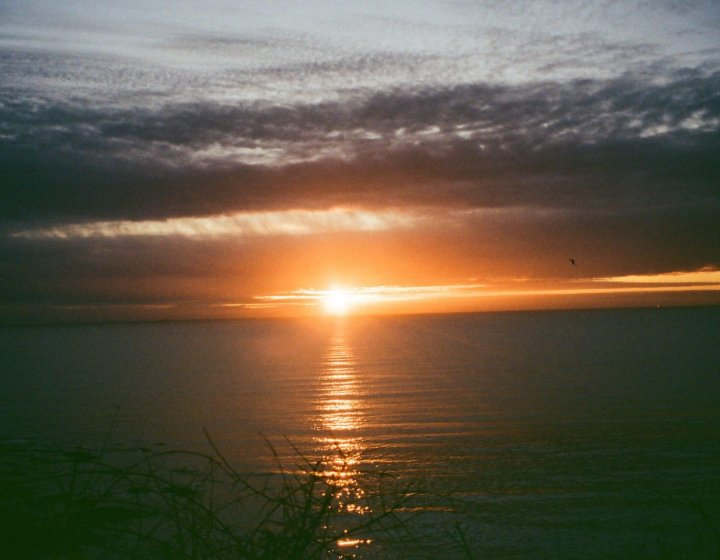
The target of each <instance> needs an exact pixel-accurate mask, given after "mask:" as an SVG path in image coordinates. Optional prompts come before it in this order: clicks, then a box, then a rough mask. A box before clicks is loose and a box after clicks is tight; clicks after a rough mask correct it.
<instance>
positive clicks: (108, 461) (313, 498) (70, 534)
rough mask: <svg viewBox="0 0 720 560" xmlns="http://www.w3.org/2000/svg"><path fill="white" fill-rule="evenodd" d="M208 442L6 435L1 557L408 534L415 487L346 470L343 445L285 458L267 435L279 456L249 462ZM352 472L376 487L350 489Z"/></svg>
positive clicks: (235, 547) (173, 553)
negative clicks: (255, 466)
mask: <svg viewBox="0 0 720 560" xmlns="http://www.w3.org/2000/svg"><path fill="white" fill-rule="evenodd" d="M266 441H267V440H266ZM208 442H209V448H210V451H209V452H207V453H202V452H196V451H182V450H162V449H160V450H158V449H155V450H151V449H147V448H142V449H135V450H122V449H110V448H108V447H107V446H104V447H103V449H101V450H100V451H97V452H95V451H93V450H90V449H87V448H76V449H69V450H48V449H43V448H37V447H32V446H28V445H18V444H5V445H4V446H2V447H1V448H0V453H2V458H3V460H2V462H0V468H1V469H2V470H1V471H0V480H2V483H0V557H1V558H17V559H21V558H68V559H76V558H103V559H105V558H173V559H225V558H233V559H237V558H246V559H251V560H252V559H258V560H259V559H276V558H283V559H289V560H292V559H316V558H317V559H321V558H349V557H353V556H354V554H355V550H356V548H357V547H358V546H370V547H371V546H372V543H373V541H375V540H376V539H377V536H378V535H384V536H389V535H393V537H392V538H395V539H398V538H412V537H403V535H404V533H406V531H405V529H406V527H407V521H406V520H405V519H402V518H401V517H402V515H401V513H402V512H403V503H404V502H405V501H406V500H407V499H408V498H409V497H410V496H411V493H409V492H406V491H404V490H399V489H398V488H393V489H392V490H389V489H388V484H394V483H395V482H396V481H394V480H393V477H391V476H389V475H388V474H387V473H357V472H354V471H353V472H352V473H350V465H349V462H348V461H347V459H346V458H345V457H344V456H343V455H342V452H341V450H340V449H339V448H338V457H334V458H332V459H331V460H330V459H326V460H317V461H313V460H311V459H309V458H308V457H306V456H305V455H304V454H303V453H301V452H300V451H299V450H298V449H297V448H293V449H295V454H296V455H295V459H296V460H295V461H294V462H292V463H291V464H284V463H283V462H282V461H281V460H280V458H279V456H278V454H277V453H276V451H275V447H274V446H273V445H272V444H271V443H270V442H269V441H267V443H268V446H269V447H270V450H271V452H272V454H273V456H274V457H275V466H276V468H275V469H274V470H273V472H272V473H254V474H252V473H251V474H247V473H241V472H239V471H238V470H236V469H235V468H234V467H233V465H232V464H231V463H230V462H229V461H228V460H227V459H226V457H225V456H224V454H223V453H222V452H221V451H220V450H219V449H218V447H217V446H216V445H215V443H214V442H213V441H212V439H211V438H210V437H209V436H208ZM288 443H289V442H288ZM350 474H352V476H353V477H356V476H362V477H363V479H364V483H365V484H368V485H371V486H372V487H373V490H372V491H371V492H367V493H365V492H363V493H358V492H353V491H352V489H351V488H349V487H348V485H347V480H348V479H349V478H350V476H349V475H350ZM346 475H348V476H346ZM388 496H392V498H390V499H389V498H388ZM408 534H409V533H408Z"/></svg>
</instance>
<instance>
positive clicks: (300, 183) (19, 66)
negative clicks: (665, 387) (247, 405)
mask: <svg viewBox="0 0 720 560" xmlns="http://www.w3.org/2000/svg"><path fill="white" fill-rule="evenodd" d="M719 47H720V3H718V2H717V1H715V0H706V1H701V0H697V1H693V0H684V1H676V0H652V1H651V0H627V1H621V0H619V1H610V0H607V1H605V0H599V1H596V2H580V1H573V0H568V1H563V2H551V1H547V0H536V1H526V0H508V1H506V2H490V1H487V2H485V1H460V0H458V1H452V0H448V1H432V2H431V1H427V2H405V1H403V2H400V1H393V0H390V1H382V2H380V1H377V2H372V1H371V2H349V1H333V2H330V1H306V2H299V1H289V0H288V1H263V2H258V1H254V0H248V1H243V2H237V1H225V0H205V1H203V2H189V1H180V0H175V1H172V2H171V1H163V0H143V1H142V2H140V1H126V2H118V1H113V2H110V1H105V0H92V1H90V0H87V1H85V0H66V1H51V0H0V76H2V80H0V322H6V323H8V322H9V323H17V322H44V321H73V320H125V319H175V318H183V319H185V318H211V317H218V318H221V317H222V318H226V317H244V316H291V315H298V314H299V315H305V314H313V313H322V312H323V310H326V311H327V310H328V305H327V303H328V299H330V300H337V298H338V297H339V294H340V297H342V298H344V299H345V302H344V304H343V305H342V307H343V308H348V307H349V308H351V309H352V310H353V312H357V313H361V312H363V313H365V312H367V313H384V312H387V313H395V312H445V311H476V310H477V311H482V310H512V309H543V308H573V307H607V306H615V305H666V304H667V305H675V304H718V303H720V157H718V154H720V56H719V52H720V49H719ZM323 304H325V305H323Z"/></svg>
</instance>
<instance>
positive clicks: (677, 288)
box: [247, 269, 720, 316]
mask: <svg viewBox="0 0 720 560" xmlns="http://www.w3.org/2000/svg"><path fill="white" fill-rule="evenodd" d="M643 282H644V283H646V285H644V286H643V285H641V283H643ZM697 292H705V293H707V294H710V293H714V292H720V282H719V281H718V271H716V270H714V269H712V270H711V269H703V270H700V271H691V272H687V273H685V272H674V273H668V274H663V275H647V276H639V275H638V276H631V277H630V276H629V277H612V278H587V279H576V280H573V281H556V282H552V281H550V280H547V281H545V282H542V283H540V282H529V281H523V280H505V281H502V282H498V283H497V284H486V283H466V284H438V285H426V286H386V285H381V286H362V287H350V286H342V287H340V286H337V287H332V288H329V289H325V290H315V289H299V290H294V291H291V292H286V293H279V294H273V295H267V296H258V297H256V298H255V300H256V303H251V304H247V308H250V307H251V306H252V307H255V308H259V307H262V308H270V307H273V308H275V309H276V310H282V309H286V310H288V311H290V312H291V310H292V309H293V308H295V309H296V311H300V310H302V309H304V310H305V313H307V312H310V313H320V314H325V315H335V316H343V315H352V314H365V313H370V314H378V313H379V314H383V313H396V312H400V313H404V312H410V313H422V312H443V311H473V310H483V309H488V308H493V309H495V308H497V309H501V308H505V307H507V308H508V309H512V308H515V307H516V306H517V305H516V304H521V307H528V308H532V307H534V306H535V305H534V304H533V301H534V302H535V303H536V304H542V301H541V300H543V299H547V298H557V297H562V298H564V299H567V298H570V299H573V300H578V302H579V301H580V300H579V299H578V298H581V299H582V300H583V301H585V300H587V302H588V304H589V305H590V306H592V302H591V301H590V300H589V299H588V298H593V297H595V296H603V295H605V296H628V297H632V296H633V295H637V296H642V295H643V294H645V295H651V294H658V295H661V294H667V295H670V294H682V293H687V294H691V293H697ZM513 302H516V304H513ZM568 303H569V300H568ZM496 304H497V305H496ZM541 306H542V305H541ZM578 307H582V305H578Z"/></svg>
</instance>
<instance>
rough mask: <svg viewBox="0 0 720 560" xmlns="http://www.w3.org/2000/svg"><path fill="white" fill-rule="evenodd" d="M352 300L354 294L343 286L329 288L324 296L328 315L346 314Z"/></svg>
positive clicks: (324, 305)
mask: <svg viewBox="0 0 720 560" xmlns="http://www.w3.org/2000/svg"><path fill="white" fill-rule="evenodd" d="M351 301H352V295H351V294H350V293H349V292H347V291H346V290H343V289H341V288H333V289H332V290H328V291H327V292H325V293H324V294H323V296H322V304H323V308H324V309H325V313H327V314H328V315H345V314H346V313H347V312H348V310H349V308H350V304H351Z"/></svg>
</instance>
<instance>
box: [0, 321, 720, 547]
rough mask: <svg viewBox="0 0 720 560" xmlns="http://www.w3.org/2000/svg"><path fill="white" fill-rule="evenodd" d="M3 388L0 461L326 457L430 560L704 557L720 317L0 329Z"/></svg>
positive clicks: (719, 477) (717, 438)
mask: <svg viewBox="0 0 720 560" xmlns="http://www.w3.org/2000/svg"><path fill="white" fill-rule="evenodd" d="M0 376H1V377H0V383H1V386H2V388H1V389H0V442H5V443H8V444H9V443H13V442H29V441H31V442H34V444H35V445H40V444H42V445H47V446H53V445H55V446H58V445H63V446H87V447H98V446H100V445H103V442H107V441H108V440H112V441H114V442H121V443H122V444H123V445H127V446H166V447H167V448H173V449H194V450H207V449H209V446H210V443H209V440H210V439H211V441H212V445H214V446H216V448H218V449H220V450H222V453H223V454H224V456H225V457H226V458H227V460H228V461H229V462H232V463H233V464H234V465H236V468H237V469H238V470H240V471H247V472H255V473H257V472H264V471H272V470H273V469H277V468H278V465H279V464H280V463H282V462H284V461H289V462H293V460H294V459H293V456H294V455H300V456H302V457H310V458H316V457H318V458H323V459H325V460H329V461H330V464H331V465H332V464H333V463H332V461H333V459H332V457H333V456H336V458H337V456H341V457H342V459H343V461H345V464H346V466H347V464H351V465H352V469H353V472H355V473H359V472H374V473H382V475H383V476H387V477H388V480H392V481H394V484H392V485H391V486H392V488H393V490H392V491H394V492H397V491H398V490H397V488H398V487H399V486H402V488H403V492H405V493H406V496H410V499H409V502H408V503H407V504H406V506H405V507H406V510H407V514H408V515H412V519H411V520H410V523H412V525H413V530H414V531H416V532H417V533H418V534H419V537H418V538H419V542H420V541H421V542H423V543H425V544H423V545H422V550H423V551H424V553H425V554H426V555H427V557H435V558H465V557H476V558H558V559H559V558H705V557H707V558H717V557H719V555H720V307H684V308H683V307H677V308H644V309H608V310H572V311H567V310H563V311H527V312H504V313H475V314H448V315H407V316H373V317H356V316H347V317H338V318H334V317H318V318H303V319H267V320H265V319H246V320H245V319H244V320H233V321H188V322H155V323H153V322H148V323H107V324H78V325H41V326H6V327H1V328H0ZM328 458H330V459H328ZM352 482H353V484H361V477H356V476H353V477H352ZM370 491H373V492H383V491H384V490H382V489H378V487H374V489H373V490H370V489H368V492H370ZM388 491H390V490H388ZM424 537H426V538H425V540H423V538H424ZM458 540H460V541H462V542H460V543H459V544H458ZM453 543H454V544H453ZM354 544H355V547H354V549H353V552H352V555H353V556H356V557H358V558H362V557H365V556H366V557H372V558H385V557H387V558H404V557H407V558H414V557H416V556H415V554H416V553H417V551H416V552H410V548H404V546H405V545H402V544H400V545H398V544H396V545H393V546H391V545H387V548H385V549H384V548H382V547H383V546H384V545H382V544H381V543H379V542H378V539H377V538H375V539H374V540H371V539H368V541H367V542H365V541H363V540H362V539H361V540H360V541H358V542H356V543H354ZM455 545H457V546H455ZM433 546H435V547H437V548H435V549H434V548H433ZM344 557H350V556H344Z"/></svg>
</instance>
